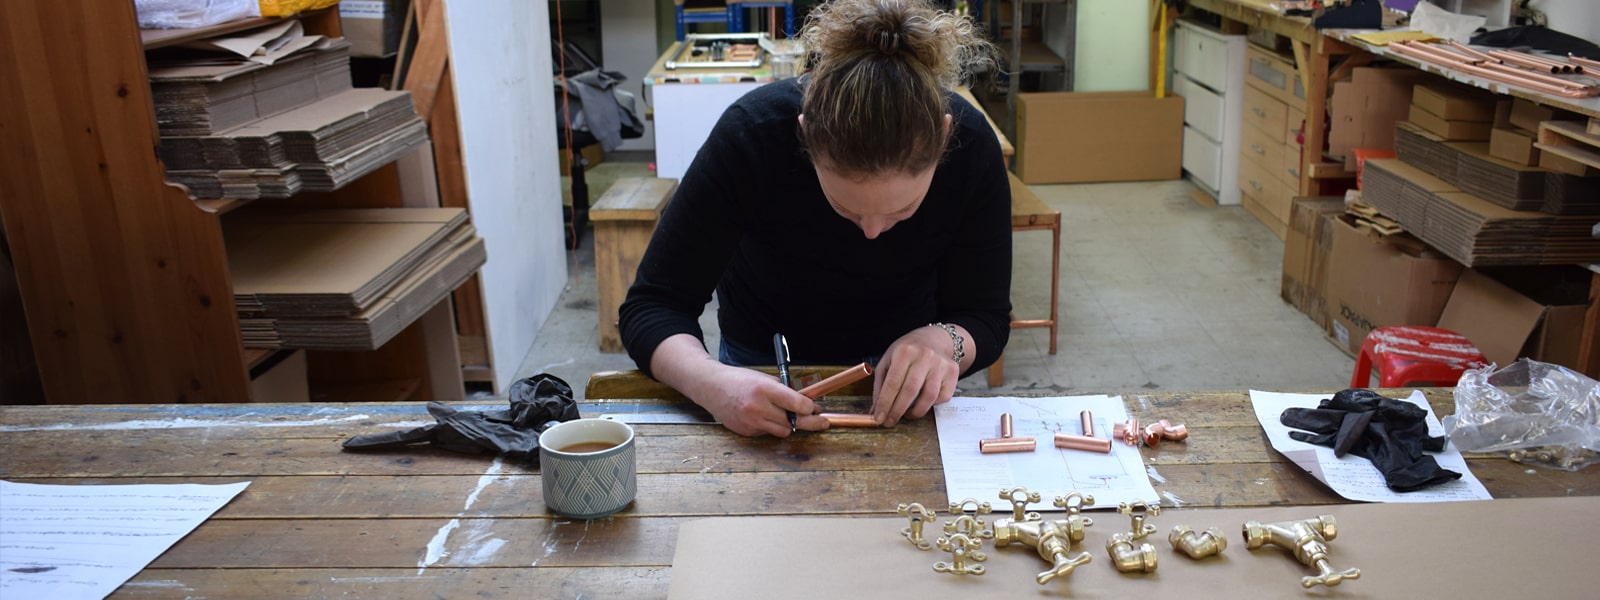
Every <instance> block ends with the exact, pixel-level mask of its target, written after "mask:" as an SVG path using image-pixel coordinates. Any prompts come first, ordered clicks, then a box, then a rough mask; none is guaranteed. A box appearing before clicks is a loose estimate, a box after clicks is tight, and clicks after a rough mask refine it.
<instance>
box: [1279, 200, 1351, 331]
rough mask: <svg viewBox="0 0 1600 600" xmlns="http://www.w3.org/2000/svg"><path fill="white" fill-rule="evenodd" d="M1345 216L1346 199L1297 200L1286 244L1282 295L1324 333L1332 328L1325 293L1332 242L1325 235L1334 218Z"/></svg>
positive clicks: (1290, 219) (1284, 243) (1292, 211)
mask: <svg viewBox="0 0 1600 600" xmlns="http://www.w3.org/2000/svg"><path fill="white" fill-rule="evenodd" d="M1343 212H1344V199H1343V198H1337V197H1300V198H1295V199H1294V204H1293V207H1292V208H1291V209H1290V214H1289V228H1288V233H1287V234H1286V235H1285V236H1284V240H1283V281H1282V285H1281V286H1280V287H1279V290H1278V293H1279V295H1280V296H1282V298H1283V301H1284V302H1288V303H1289V304H1290V305H1292V306H1294V307H1295V308H1297V309H1300V312H1302V313H1305V314H1306V316H1308V317H1311V320H1312V321H1316V323H1317V325H1318V326H1320V327H1322V328H1323V329H1324V330H1326V329H1327V328H1328V302H1327V295H1326V293H1325V292H1326V289H1327V273H1328V269H1327V265H1328V252H1327V251H1328V247H1329V245H1330V244H1329V243H1328V242H1330V241H1331V237H1329V236H1327V235H1325V232H1327V231H1328V224H1329V223H1330V222H1331V217H1334V216H1337V215H1338V214H1340V213H1343Z"/></svg>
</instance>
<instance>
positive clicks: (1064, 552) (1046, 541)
mask: <svg viewBox="0 0 1600 600" xmlns="http://www.w3.org/2000/svg"><path fill="white" fill-rule="evenodd" d="M1068 530H1069V525H1068V521H1067V520H1057V521H1027V522H1017V521H1013V520H1011V519H999V520H997V521H995V523H994V545H995V547H996V548H999V547H1002V546H1006V545H1010V544H1024V545H1027V546H1031V547H1033V549H1034V550H1036V551H1038V553H1039V557H1040V558H1043V559H1045V560H1047V561H1049V562H1050V564H1051V567H1050V569H1049V570H1046V571H1044V572H1042V573H1039V575H1038V577H1036V578H1035V580H1036V581H1038V582H1039V585H1044V584H1046V583H1048V582H1049V581H1050V580H1051V579H1055V578H1057V577H1062V576H1066V575H1070V574H1071V573H1072V570H1073V569H1075V568H1077V567H1078V565H1082V564H1085V563H1088V562H1089V561H1090V560H1091V557H1090V556H1089V553H1088V552H1081V553H1079V554H1078V555H1077V556H1072V555H1071V552H1072V543H1073V542H1074V541H1082V539H1083V537H1082V532H1083V530H1082V528H1081V526H1080V527H1079V529H1078V538H1077V539H1076V540H1074V539H1073V538H1072V536H1071V534H1070V533H1069V531H1068Z"/></svg>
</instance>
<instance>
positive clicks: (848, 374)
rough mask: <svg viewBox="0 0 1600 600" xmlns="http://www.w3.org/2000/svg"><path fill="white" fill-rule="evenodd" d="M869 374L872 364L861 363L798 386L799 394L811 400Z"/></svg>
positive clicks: (870, 373)
mask: <svg viewBox="0 0 1600 600" xmlns="http://www.w3.org/2000/svg"><path fill="white" fill-rule="evenodd" d="M869 375H872V365H869V364H867V363H861V364H859V365H856V366H854V367H850V368H848V369H845V370H843V371H840V372H838V373H835V374H834V375H833V376H832V377H829V378H827V379H824V380H822V381H818V382H816V383H813V384H811V385H808V386H806V387H803V388H800V394H801V395H802V396H805V397H807V398H810V399H812V400H816V399H817V398H821V397H822V396H824V395H826V394H827V393H828V392H831V391H834V390H837V389H839V388H842V387H844V386H847V385H850V384H852V383H855V382H857V381H860V380H862V379H864V378H866V377H867V376H869ZM874 426H876V423H874Z"/></svg>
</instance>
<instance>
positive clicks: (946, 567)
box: [933, 533, 988, 575]
mask: <svg viewBox="0 0 1600 600" xmlns="http://www.w3.org/2000/svg"><path fill="white" fill-rule="evenodd" d="M937 543H938V545H939V549H940V550H944V551H945V552H949V553H950V562H944V561H939V562H936V563H933V570H934V571H937V572H939V573H951V574H954V575H982V574H983V572H984V568H983V565H968V564H967V560H968V559H971V560H973V561H974V562H982V561H984V560H986V559H987V558H988V557H987V556H985V555H984V554H983V553H982V552H979V551H978V548H981V547H983V540H981V539H980V540H973V539H972V538H969V537H967V536H966V535H965V534H960V533H956V534H952V535H948V536H945V537H941V538H939V540H938V542H937Z"/></svg>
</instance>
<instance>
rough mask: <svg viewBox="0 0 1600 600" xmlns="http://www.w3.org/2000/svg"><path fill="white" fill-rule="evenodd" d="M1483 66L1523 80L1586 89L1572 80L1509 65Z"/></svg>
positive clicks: (1491, 64)
mask: <svg viewBox="0 0 1600 600" xmlns="http://www.w3.org/2000/svg"><path fill="white" fill-rule="evenodd" d="M1483 66H1484V68H1488V69H1495V70H1499V71H1506V72H1509V73H1513V74H1515V75H1517V76H1519V77H1523V78H1526V79H1529V80H1532V81H1539V82H1543V83H1547V84H1550V85H1555V86H1561V87H1567V88H1573V89H1582V88H1583V87H1584V86H1583V84H1581V83H1578V82H1576V81H1572V80H1568V79H1562V78H1560V77H1552V76H1550V75H1545V74H1544V73H1534V72H1529V71H1521V70H1518V69H1517V68H1516V67H1511V66H1508V65H1503V64H1501V65H1497V64H1494V63H1489V64H1486V65H1483Z"/></svg>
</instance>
